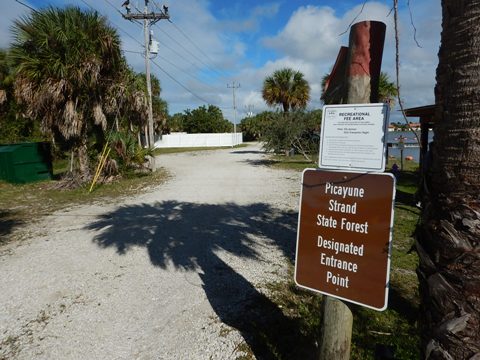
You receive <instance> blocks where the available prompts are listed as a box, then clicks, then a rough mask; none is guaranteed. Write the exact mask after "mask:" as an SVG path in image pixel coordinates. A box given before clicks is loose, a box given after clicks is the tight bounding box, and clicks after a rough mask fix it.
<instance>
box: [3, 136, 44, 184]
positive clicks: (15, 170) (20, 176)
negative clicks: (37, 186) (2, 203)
mask: <svg viewBox="0 0 480 360" xmlns="http://www.w3.org/2000/svg"><path fill="white" fill-rule="evenodd" d="M51 178H52V156H51V151H50V143H47V142H35V143H21V144H6V145H0V180H4V181H7V182H10V183H14V184H24V183H28V182H34V181H40V180H48V179H51Z"/></svg>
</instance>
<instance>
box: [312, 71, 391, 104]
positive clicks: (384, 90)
mask: <svg viewBox="0 0 480 360" xmlns="http://www.w3.org/2000/svg"><path fill="white" fill-rule="evenodd" d="M329 77H330V74H325V75H324V76H323V77H322V95H321V96H320V100H322V101H323V102H324V103H325V104H331V103H332V101H333V100H334V99H333V98H331V97H332V96H330V98H327V97H326V89H327V82H328V79H329ZM340 91H341V90H340ZM397 95H398V89H397V86H396V85H395V84H394V83H393V82H392V81H390V78H389V77H388V74H387V73H385V72H383V71H382V72H381V73H380V78H379V82H378V101H380V102H386V103H388V104H390V106H391V107H393V105H394V104H395V97H396V96H397ZM336 96H338V95H336Z"/></svg>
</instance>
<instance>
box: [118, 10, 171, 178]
mask: <svg viewBox="0 0 480 360" xmlns="http://www.w3.org/2000/svg"><path fill="white" fill-rule="evenodd" d="M129 3H130V1H125V3H124V4H125V5H126V6H125V7H126V10H127V13H126V14H123V15H122V16H123V18H124V19H127V20H130V21H133V20H143V32H144V40H145V77H146V79H147V98H148V127H147V129H148V131H147V135H148V136H146V138H147V146H148V147H150V148H153V147H154V145H155V136H154V130H153V107H152V82H151V79H150V43H151V39H150V26H151V25H153V24H155V23H156V22H158V21H160V20H162V19H166V20H168V19H170V15H168V8H167V7H166V6H164V7H163V11H161V12H155V11H149V10H148V3H149V0H145V7H144V10H143V13H140V12H139V13H132V12H130V5H129ZM150 168H151V170H152V171H154V170H155V157H154V156H152V157H151V159H150Z"/></svg>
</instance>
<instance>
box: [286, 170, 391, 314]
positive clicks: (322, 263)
mask: <svg viewBox="0 0 480 360" xmlns="http://www.w3.org/2000/svg"><path fill="white" fill-rule="evenodd" d="M394 194H395V178H394V177H393V176H392V175H391V174H383V173H380V174H365V173H353V172H340V171H322V170H315V169H306V170H305V171H304V173H303V181H302V194H301V200H300V213H299V224H298V233H297V252H296V261H295V281H296V283H297V285H299V286H301V287H304V288H307V289H310V290H314V291H318V292H321V293H322V294H326V295H330V296H334V297H337V298H340V299H342V300H346V301H349V302H353V303H356V304H359V305H363V306H366V307H370V308H373V309H375V310H380V311H381V310H385V309H386V308H387V300H388V279H389V270H390V243H391V229H392V223H393V201H394Z"/></svg>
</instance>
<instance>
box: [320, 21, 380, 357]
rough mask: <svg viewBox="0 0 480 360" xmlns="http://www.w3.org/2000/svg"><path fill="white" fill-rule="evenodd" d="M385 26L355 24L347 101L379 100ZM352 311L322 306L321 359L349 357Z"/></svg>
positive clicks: (334, 304) (328, 301) (331, 303)
mask: <svg viewBox="0 0 480 360" xmlns="http://www.w3.org/2000/svg"><path fill="white" fill-rule="evenodd" d="M385 29H386V26H385V24H384V23H382V22H378V21H363V22H360V23H357V24H355V25H353V26H352V28H351V29H350V40H349V47H348V54H347V56H346V66H344V67H343V66H339V68H340V69H342V70H343V69H345V70H344V71H345V75H344V79H345V80H344V81H345V86H343V87H342V88H343V89H344V91H345V94H343V96H341V98H342V99H346V100H345V102H344V103H345V104H364V103H375V102H378V83H379V78H380V68H381V64H382V55H383V45H384V42H385ZM352 326H353V315H352V312H351V311H350V309H349V308H348V306H347V305H346V304H344V303H343V302H342V301H341V300H337V299H335V298H333V297H330V296H325V297H324V302H323V306H322V335H321V338H320V354H319V358H320V360H331V359H335V360H348V359H349V358H350V347H351V342H352Z"/></svg>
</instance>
